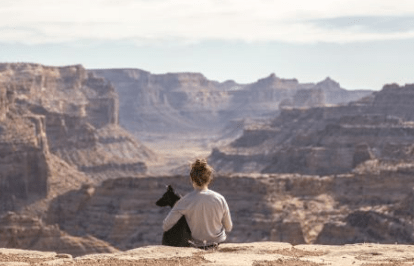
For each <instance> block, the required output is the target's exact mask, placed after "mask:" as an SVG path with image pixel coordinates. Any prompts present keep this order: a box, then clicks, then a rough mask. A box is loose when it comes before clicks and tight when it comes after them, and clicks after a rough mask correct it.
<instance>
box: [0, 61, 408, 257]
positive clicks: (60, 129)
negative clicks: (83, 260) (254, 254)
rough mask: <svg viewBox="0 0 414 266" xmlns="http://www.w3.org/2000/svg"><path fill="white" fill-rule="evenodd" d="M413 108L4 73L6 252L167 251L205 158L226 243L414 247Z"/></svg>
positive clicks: (258, 91) (136, 74)
mask: <svg viewBox="0 0 414 266" xmlns="http://www.w3.org/2000/svg"><path fill="white" fill-rule="evenodd" d="M413 100H414V85H411V84H406V85H405V86H399V85H397V84H388V85H385V86H384V87H383V88H382V90H380V91H375V92H373V91H369V90H359V91H358V90H357V91H348V90H345V89H343V88H341V86H340V85H339V83H337V82H336V81H334V80H332V79H330V78H326V79H325V80H323V81H321V82H318V83H299V81H298V80H296V79H282V78H279V77H277V76H276V75H275V74H271V75H270V76H268V77H265V78H262V79H259V80H258V81H257V82H253V83H250V84H238V83H236V82H235V81H232V80H228V81H224V82H217V81H212V80H208V79H207V78H206V77H204V76H203V75H202V74H200V73H167V74H151V73H150V72H148V71H144V70H140V69H91V70H88V69H85V68H84V67H83V66H81V65H74V66H65V67H52V66H43V65H40V64H29V63H14V64H12V63H3V64H0V169H1V175H0V200H1V203H2V204H1V205H0V234H1V237H2V238H1V240H0V248H24V249H35V250H41V251H55V252H59V253H68V254H71V256H82V255H85V254H90V253H117V254H118V253H119V252H120V251H127V250H130V249H135V248H139V247H142V246H147V245H157V244H160V243H161V238H162V229H161V224H162V221H163V219H164V218H165V216H166V215H167V213H168V211H169V208H160V207H157V206H156V205H155V202H156V201H157V199H158V198H159V197H161V195H162V194H163V193H164V192H165V187H166V185H172V186H173V187H174V188H175V189H176V190H177V191H178V192H180V193H181V194H183V195H184V194H186V193H188V192H190V191H191V189H192V187H191V184H190V182H189V179H188V172H189V163H190V162H191V161H193V160H194V159H195V157H207V159H208V162H209V163H210V164H212V166H213V167H214V169H215V170H216V172H215V173H214V182H213V183H212V185H211V188H212V189H213V190H215V191H218V192H219V193H221V194H222V195H223V196H225V198H226V199H227V202H228V204H229V207H230V211H231V215H232V218H233V221H234V229H233V231H232V232H230V233H229V235H228V239H227V242H230V243H252V242H257V241H262V242H263V241H271V242H288V243H291V244H293V245H299V244H308V245H310V244H330V245H344V244H353V243H363V242H370V243H382V244H394V243H399V244H412V243H413V242H414V224H413V223H412V218H413V215H414V210H413V208H412V200H413V198H414V196H413V195H414V192H413V187H414V184H413V182H414V181H413V180H414V179H413V178H412V176H413V174H414V163H413V159H414V145H413V144H412V143H413V140H414V139H413V138H414V120H413V119H414V117H413V116H414V115H413V114H414V112H413V111H414V110H413V108H414V107H413V105H412V102H413ZM264 243H265V242H264ZM229 245H230V244H229ZM238 245H244V244H238Z"/></svg>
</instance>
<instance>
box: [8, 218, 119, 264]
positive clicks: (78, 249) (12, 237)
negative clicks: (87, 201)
mask: <svg viewBox="0 0 414 266" xmlns="http://www.w3.org/2000/svg"><path fill="white" fill-rule="evenodd" d="M0 234H1V238H0V247H1V248H19V249H31V250H40V251H54V252H60V253H68V254H71V255H73V256H80V255H85V254H90V253H113V252H117V251H118V250H117V249H116V248H114V247H112V246H111V245H109V244H108V243H106V242H105V241H102V240H99V239H97V238H95V237H93V236H85V237H74V236H71V235H68V234H66V233H65V232H63V231H61V230H60V229H59V227H58V226H55V225H45V224H44V223H43V222H42V220H40V219H38V218H34V217H30V216H26V215H17V214H15V213H13V212H9V213H7V214H5V215H3V216H2V217H1V218H0Z"/></svg>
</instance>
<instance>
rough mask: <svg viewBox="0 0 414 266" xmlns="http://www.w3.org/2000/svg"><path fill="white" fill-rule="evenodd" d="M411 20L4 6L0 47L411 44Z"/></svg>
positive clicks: (223, 2)
mask: <svg viewBox="0 0 414 266" xmlns="http://www.w3.org/2000/svg"><path fill="white" fill-rule="evenodd" d="M3 2H4V3H3ZM413 18H414V1H411V0H364V1H360V0H340V1H338V0H314V1H308V0H290V1H285V0H284V1H280V0H278V1H273V0H255V1H253V0H251V1H250V0H249V1H245V0H198V1H194V0H152V1H150V0H136V1H133V0H95V1H84V0H70V1H68V0H60V1H54V0H38V1H32V0H12V1H10V0H3V1H2V5H1V6H0V42H19V43H28V44H38V43H60V42H77V41H82V40H96V41H108V40H110V41H114V40H115V41H116V40H123V41H125V40H127V41H131V42H135V43H138V44H154V43H168V42H174V43H193V42H200V41H205V40H237V41H245V42H268V41H283V42H293V43H315V42H334V43H347V42H360V41H370V40H389V39H397V40H398V39H408V38H413V37H414V22H413V21H414V19H413Z"/></svg>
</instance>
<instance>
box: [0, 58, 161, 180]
mask: <svg viewBox="0 0 414 266" xmlns="http://www.w3.org/2000/svg"><path fill="white" fill-rule="evenodd" d="M0 81H1V84H2V86H3V89H2V91H1V96H2V99H12V101H13V106H15V108H18V109H19V110H20V113H19V114H16V115H17V116H19V115H20V116H23V117H25V119H26V120H30V121H29V122H30V123H31V124H33V125H34V127H35V129H34V130H31V131H34V134H35V136H36V139H37V142H36V143H37V145H38V146H39V147H40V146H41V147H40V149H41V150H44V151H48V150H49V151H51V152H52V153H53V154H55V155H58V156H59V157H60V158H62V159H64V160H65V161H66V162H68V163H70V164H71V165H73V166H74V167H75V168H78V169H79V170H81V171H84V172H86V173H88V174H89V176H90V177H91V178H92V179H96V180H102V179H106V178H110V177H111V176H113V175H114V174H115V173H118V174H119V175H120V176H122V175H133V174H139V173H145V172H146V170H147V167H146V164H145V161H146V160H152V159H155V158H156V155H155V154H154V153H153V152H152V151H150V150H149V149H148V148H146V147H145V146H144V145H142V144H141V143H139V141H138V140H136V139H135V138H134V137H133V136H132V135H130V134H129V133H128V132H126V131H125V130H124V129H123V128H122V127H120V126H119V125H118V120H119V119H118V117H119V100H118V95H117V93H116V92H115V90H114V87H113V86H112V85H111V84H110V82H108V81H107V80H105V79H103V78H100V77H96V76H94V75H93V74H92V73H88V72H87V71H86V70H85V69H84V68H83V67H82V66H81V65H75V66H66V67H48V66H43V65H39V64H27V63H17V64H0ZM9 101H10V100H9ZM8 109H10V106H9V105H8V104H7V103H6V102H5V101H4V100H2V102H0V110H2V117H5V112H6V111H7V110H8ZM19 119H20V118H19ZM21 119H23V118H21ZM3 120H4V118H3ZM31 131H28V132H27V134H29V132H31ZM26 169H27V168H26ZM25 171H26V170H25ZM29 172H34V171H29Z"/></svg>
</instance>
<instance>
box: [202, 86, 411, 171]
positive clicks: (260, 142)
mask: <svg viewBox="0 0 414 266" xmlns="http://www.w3.org/2000/svg"><path fill="white" fill-rule="evenodd" d="M413 97H414V85H405V86H403V87H398V86H396V85H387V86H384V88H383V90H382V91H380V92H377V93H375V95H374V96H373V97H368V98H365V99H363V100H361V101H357V102H353V103H349V104H348V105H342V106H331V107H315V108H310V109H290V108H284V109H282V111H281V114H280V115H279V116H278V117H276V118H275V119H273V120H268V122H267V123H262V124H258V125H256V126H253V127H248V128H245V129H244V132H243V135H242V136H240V137H239V138H238V139H236V140H235V141H233V142H232V143H230V144H228V145H227V146H222V147H219V148H216V149H214V150H213V152H212V154H211V156H210V161H211V163H212V164H213V166H214V167H215V169H216V170H218V171H221V172H262V173H275V172H277V173H302V174H318V175H326V174H339V173H347V172H350V171H352V170H353V169H354V168H355V167H357V166H358V165H359V164H361V163H364V162H365V161H369V160H373V159H379V160H384V161H392V162H397V161H406V162H412V161H413V160H414V157H413V153H412V143H413V141H414V120H413V118H414V117H413V115H412V114H413V113H414V105H412V104H411V105H410V104H408V102H407V99H411V98H413ZM385 99H386V100H385ZM397 106H398V107H397Z"/></svg>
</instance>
